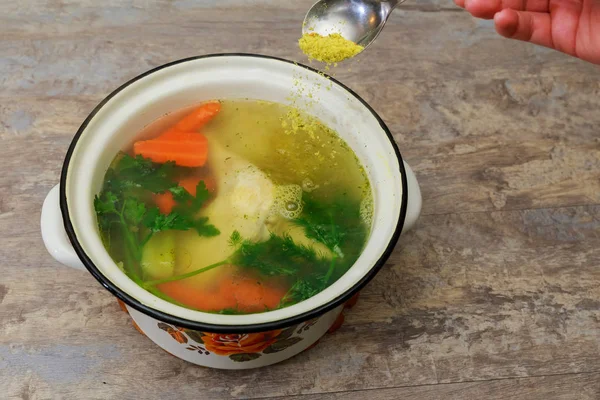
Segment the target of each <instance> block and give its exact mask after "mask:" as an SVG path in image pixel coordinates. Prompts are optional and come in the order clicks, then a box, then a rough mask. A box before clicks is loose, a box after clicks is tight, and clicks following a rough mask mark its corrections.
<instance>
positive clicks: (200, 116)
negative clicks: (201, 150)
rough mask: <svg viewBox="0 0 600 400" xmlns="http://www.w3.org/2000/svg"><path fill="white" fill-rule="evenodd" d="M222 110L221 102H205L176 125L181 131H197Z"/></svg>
mask: <svg viewBox="0 0 600 400" xmlns="http://www.w3.org/2000/svg"><path fill="white" fill-rule="evenodd" d="M219 111H221V103H219V102H218V101H211V102H209V103H204V104H202V105H201V106H200V107H198V108H197V109H195V110H194V111H192V112H191V113H190V114H189V115H187V116H186V117H185V118H183V119H182V120H181V121H179V122H178V123H177V124H176V125H175V127H174V128H175V129H177V130H180V131H184V132H185V131H197V130H198V129H200V128H202V127H203V126H204V125H206V124H207V123H208V122H209V121H210V120H212V119H213V118H214V117H215V116H216V115H217V114H218V113H219Z"/></svg>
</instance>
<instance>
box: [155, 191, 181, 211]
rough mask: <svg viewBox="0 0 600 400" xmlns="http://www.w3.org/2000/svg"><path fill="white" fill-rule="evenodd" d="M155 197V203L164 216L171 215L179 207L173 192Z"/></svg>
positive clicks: (158, 194)
mask: <svg viewBox="0 0 600 400" xmlns="http://www.w3.org/2000/svg"><path fill="white" fill-rule="evenodd" d="M153 197H154V203H155V204H156V206H157V207H158V209H159V210H160V212H161V213H163V214H170V213H171V211H173V208H174V207H175V206H176V205H177V202H176V201H175V199H174V198H173V194H172V193H171V192H164V193H157V194H155V195H154V196H153Z"/></svg>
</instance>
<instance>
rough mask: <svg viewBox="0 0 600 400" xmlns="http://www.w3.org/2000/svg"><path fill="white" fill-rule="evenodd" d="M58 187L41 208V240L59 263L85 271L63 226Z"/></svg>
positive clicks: (55, 187)
mask: <svg viewBox="0 0 600 400" xmlns="http://www.w3.org/2000/svg"><path fill="white" fill-rule="evenodd" d="M59 199H60V191H59V185H56V186H54V187H53V188H52V189H51V190H50V192H49V193H48V195H47V196H46V199H45V200H44V205H43V206H42V217H41V221H40V224H41V227H42V239H43V241H44V245H45V246H46V249H47V250H48V252H49V253H50V255H51V256H52V257H53V258H54V259H55V260H56V261H58V262H59V263H61V264H63V265H66V266H68V267H71V268H75V269H81V270H85V266H84V265H83V263H82V262H81V260H80V259H79V257H78V256H77V253H75V250H74V249H73V246H72V245H71V242H70V241H69V238H68V237H67V232H66V231H65V227H64V224H63V219H62V215H61V213H60V202H59Z"/></svg>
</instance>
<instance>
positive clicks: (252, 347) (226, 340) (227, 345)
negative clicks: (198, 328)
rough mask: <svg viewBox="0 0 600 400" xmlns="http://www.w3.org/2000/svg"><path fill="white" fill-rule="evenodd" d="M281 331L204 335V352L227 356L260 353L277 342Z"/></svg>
mask: <svg viewBox="0 0 600 400" xmlns="http://www.w3.org/2000/svg"><path fill="white" fill-rule="evenodd" d="M280 334H281V330H280V329H279V330H275V331H269V332H260V333H243V334H229V335H228V334H220V333H206V334H205V335H206V336H203V337H202V340H203V341H204V345H205V346H206V350H208V351H210V352H212V353H215V354H218V355H221V356H229V355H231V354H241V353H260V352H261V351H263V350H265V349H266V348H267V347H269V346H270V345H272V344H273V343H275V342H276V341H277V336H279V335H280Z"/></svg>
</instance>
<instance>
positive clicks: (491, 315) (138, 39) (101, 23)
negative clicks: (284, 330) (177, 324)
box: [0, 0, 600, 400]
mask: <svg viewBox="0 0 600 400" xmlns="http://www.w3.org/2000/svg"><path fill="white" fill-rule="evenodd" d="M311 4H312V0H293V1H282V0H256V1H246V0H211V1H207V0H169V1H168V0H164V1H149V0H132V1H117V0H108V1H92V0H80V1H74V0H48V1H41V0H22V1H9V0H0V166H1V169H2V172H1V173H0V243H1V245H0V273H1V278H0V391H1V394H0V398H3V399H83V398H85V399H142V398H146V399H154V398H157V399H158V398H173V399H184V398H194V399H234V398H235V399H237V398H250V399H260V398H273V399H280V398H281V399H283V398H292V399H298V400H313V399H325V400H330V399H374V400H387V399H419V400H422V399H444V400H446V399H466V400H470V399H473V400H482V399H527V400H550V399H588V400H597V399H600V69H599V68H598V67H595V66H592V65H590V64H586V63H584V62H581V61H578V60H576V59H572V58H569V57H568V56H565V55H562V54H559V53H556V52H551V51H549V50H546V49H543V48H540V47H535V46H532V45H527V44H524V43H519V42H510V41H506V40H504V39H501V38H499V37H497V36H496V34H495V32H494V29H493V25H492V24H491V23H490V22H488V21H477V20H474V19H472V18H471V17H470V16H469V15H468V14H466V13H465V12H462V11H461V10H459V9H458V8H456V7H455V6H454V4H453V3H451V2H450V1H446V0H445V1H442V0H425V1H419V2H416V1H414V0H409V1H408V2H407V3H405V4H404V5H403V6H401V7H400V8H399V9H398V10H397V11H396V12H395V13H394V15H393V18H392V19H391V21H390V22H389V23H388V25H387V27H386V29H385V31H384V33H383V34H382V35H381V36H380V38H379V39H378V40H377V42H376V43H375V44H374V45H373V46H372V47H371V48H369V49H368V50H367V51H366V52H365V53H364V54H363V55H362V56H360V57H359V58H358V59H357V60H353V61H352V62H350V63H347V64H343V65H340V66H339V67H338V68H337V70H336V76H337V78H339V79H340V80H342V81H343V82H344V83H346V84H347V85H349V86H350V87H351V88H353V89H354V90H355V91H356V92H357V93H359V94H360V95H361V96H363V97H364V98H365V99H366V100H367V101H368V102H369V103H370V104H371V105H372V106H373V107H374V108H375V110H376V111H378V112H379V113H380V115H381V116H382V117H383V119H384V120H385V121H386V122H387V123H388V125H389V127H390V128H391V129H392V131H393V133H394V136H395V139H396V141H397V143H398V145H399V147H400V150H401V152H402V154H403V156H404V158H405V159H406V160H407V161H408V162H409V163H410V164H411V166H412V167H413V169H414V170H415V172H416V174H417V176H418V178H419V180H420V183H421V188H422V191H423V197H424V208H423V216H422V218H421V219H420V221H419V222H418V225H417V226H416V228H415V229H414V231H412V232H410V233H409V234H408V235H406V236H405V237H403V238H402V240H401V243H400V244H399V246H398V247H397V249H396V251H395V252H394V253H393V255H392V257H391V258H390V260H389V262H388V263H387V265H386V266H385V268H383V270H382V271H381V273H380V274H379V275H378V276H377V277H376V278H375V279H374V280H373V281H372V283H371V284H369V286H368V287H367V288H366V289H365V290H364V291H363V293H362V297H361V299H360V301H359V303H358V305H357V306H356V307H355V308H354V309H353V310H352V311H351V312H349V313H348V314H347V315H346V322H345V324H344V326H343V327H342V328H341V329H340V330H339V331H337V332H336V333H334V334H332V335H328V336H327V337H325V338H324V339H323V340H322V341H321V343H320V344H319V345H318V346H317V347H315V348H314V349H312V350H310V351H308V352H305V353H303V354H301V355H299V356H297V357H295V358H293V359H291V360H289V361H287V362H284V363H282V364H279V365H275V366H272V367H268V368H265V369H261V370H250V371H237V372H226V371H216V370H210V369H204V368H200V367H196V366H193V365H191V364H187V363H185V362H184V361H181V360H178V359H176V358H173V357H171V356H169V355H168V354H166V353H165V352H163V351H161V350H160V349H159V348H158V347H157V346H155V345H154V344H153V343H152V342H150V341H149V340H148V339H147V338H145V337H143V336H141V335H140V334H138V333H137V332H136V331H135V330H134V328H133V327H132V326H131V322H130V320H129V318H128V317H127V315H125V314H124V313H123V312H121V310H120V309H119V307H118V305H117V303H116V301H115V299H114V298H113V297H112V296H111V295H110V294H109V293H108V292H107V291H106V290H104V289H103V288H102V287H101V286H100V285H99V284H98V283H97V282H96V281H95V280H94V278H92V276H91V275H90V274H88V273H87V272H81V271H75V270H71V269H69V268H67V267H62V266H60V265H59V264H58V263H57V262H55V261H54V260H53V259H52V258H51V257H50V255H49V254H48V253H47V252H46V250H45V248H44V245H43V243H42V241H41V236H40V227H39V219H40V209H41V204H42V201H43V199H44V197H45V195H46V194H47V192H48V191H49V190H50V188H51V187H52V186H54V185H55V184H56V183H57V182H58V177H59V170H60V168H61V164H62V160H63V157H64V155H65V152H66V150H67V147H68V145H69V143H70V141H71V139H72V137H73V135H74V133H75V131H76V130H77V128H78V127H79V125H80V124H81V122H82V121H83V120H84V119H85V117H86V116H87V114H88V113H89V112H90V111H91V110H92V109H93V107H94V106H95V105H96V104H97V103H98V102H99V101H100V100H102V98H103V97H104V96H106V95H107V94H108V93H109V92H110V91H112V90H113V89H115V88H116V87H118V86H119V85H120V84H121V83H123V82H124V81H126V80H128V79H130V78H132V77H134V76H136V75H138V74H140V73H141V72H144V71H146V70H148V69H150V68H152V67H155V66H158V65H160V64H163V63H166V62H169V61H172V60H175V59H179V58H184V57H188V56H193V55H200V54H206V53H221V52H253V53H261V54H267V55H274V56H280V57H286V58H290V59H294V60H298V61H304V58H303V57H302V56H301V54H300V52H299V50H298V49H297V46H296V40H297V38H298V35H299V33H300V27H301V21H302V19H303V16H304V13H305V12H306V10H307V9H308V7H309V6H310V5H311ZM290 396H294V397H290Z"/></svg>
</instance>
